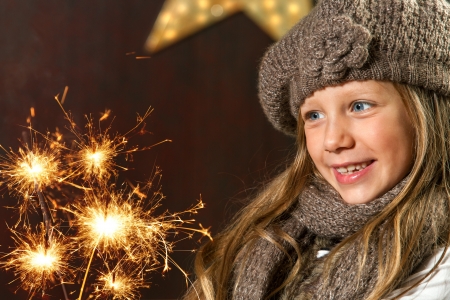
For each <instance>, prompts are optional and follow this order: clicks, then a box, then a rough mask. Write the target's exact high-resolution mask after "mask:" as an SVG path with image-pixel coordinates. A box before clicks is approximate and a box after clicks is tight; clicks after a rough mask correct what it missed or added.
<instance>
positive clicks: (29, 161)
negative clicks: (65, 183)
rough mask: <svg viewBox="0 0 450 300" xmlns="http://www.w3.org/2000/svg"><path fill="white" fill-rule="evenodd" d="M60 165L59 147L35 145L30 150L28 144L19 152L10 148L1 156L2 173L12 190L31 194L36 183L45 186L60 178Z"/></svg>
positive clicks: (0, 169)
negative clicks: (41, 147) (51, 147)
mask: <svg viewBox="0 0 450 300" xmlns="http://www.w3.org/2000/svg"><path fill="white" fill-rule="evenodd" d="M3 150H4V151H5V152H6V150H5V149H3ZM59 165H60V163H59V160H58V150H57V149H40V148H38V147H37V146H34V147H33V149H31V150H30V149H28V147H27V146H26V147H25V148H19V151H18V153H15V152H13V151H12V150H10V151H9V152H7V154H6V156H3V157H0V175H1V176H2V178H3V179H4V180H5V182H7V186H8V188H9V189H10V191H16V192H18V193H19V194H22V195H30V194H32V193H33V192H34V191H35V185H36V184H37V185H38V186H39V187H40V188H43V187H46V186H49V185H51V184H52V183H54V182H56V181H57V180H58V179H59V174H60V173H61V172H60V170H59Z"/></svg>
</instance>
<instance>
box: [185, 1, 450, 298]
mask: <svg viewBox="0 0 450 300" xmlns="http://www.w3.org/2000/svg"><path fill="white" fill-rule="evenodd" d="M449 17H450V4H449V3H448V2H446V1H445V0H353V1H350V0H322V1H320V2H319V3H318V4H317V6H316V7H315V8H314V10H313V11H312V12H311V13H310V14H309V15H308V16H307V17H305V18H304V19H302V20H301V21H300V22H299V23H298V24H297V25H296V26H295V27H294V28H293V29H292V30H291V31H290V32H289V33H288V34H287V35H286V36H285V37H284V38H283V39H282V40H280V41H279V42H277V43H276V44H274V45H273V46H272V47H271V48H270V49H269V50H268V51H267V53H266V55H265V56H264V58H263V61H262V63H261V69H260V79H259V90H260V100H261V104H262V107H263V109H264V111H265V113H266V115H267V117H268V118H269V120H270V121H271V122H272V124H273V125H274V126H275V127H276V128H277V129H279V130H281V131H283V132H284V133H287V134H289V135H294V136H296V137H297V144H298V151H297V154H296V157H295V159H294V161H293V163H292V164H291V165H290V166H289V167H288V168H287V169H286V170H285V171H284V172H283V173H282V174H280V175H279V176H278V177H276V178H275V179H274V180H273V181H272V182H271V183H269V184H268V185H267V186H266V187H265V188H264V189H263V190H262V191H261V192H260V194H259V195H257V196H256V197H255V199H253V200H252V202H251V203H250V204H249V205H247V206H246V207H245V208H244V209H243V210H242V211H241V212H240V213H239V214H238V215H237V216H236V217H235V219H234V221H233V223H232V224H231V225H230V226H229V227H228V228H227V229H226V230H224V231H223V232H222V233H221V234H220V235H219V236H217V237H216V238H215V239H214V241H213V242H210V243H208V244H206V245H204V246H203V247H202V249H201V250H200V251H199V253H198V255H197V258H196V265H195V270H196V274H197V280H196V282H195V283H194V286H193V288H192V289H191V290H190V291H189V292H188V294H187V296H186V299H197V298H200V299H211V300H212V299H215V300H223V299H269V298H271V299H450V254H449V251H448V246H449V244H450V154H449V153H450V152H449V149H450V142H449V141H448V138H447V137H448V135H449V133H450V117H449V116H450V96H449V95H450V19H449Z"/></svg>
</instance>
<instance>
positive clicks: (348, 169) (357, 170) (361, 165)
mask: <svg viewBox="0 0 450 300" xmlns="http://www.w3.org/2000/svg"><path fill="white" fill-rule="evenodd" d="M374 163H375V161H374V160H370V161H365V162H358V163H345V164H342V165H333V166H332V167H333V173H334V175H335V177H336V180H337V181H338V182H339V183H342V184H352V183H355V182H357V181H359V180H360V179H361V178H362V177H364V175H366V174H367V173H369V172H370V170H372V169H373V166H374Z"/></svg>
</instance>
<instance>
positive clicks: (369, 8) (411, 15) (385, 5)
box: [259, 0, 450, 135]
mask: <svg viewBox="0 0 450 300" xmlns="http://www.w3.org/2000/svg"><path fill="white" fill-rule="evenodd" d="M367 79H375V80H390V81H394V82H399V83H406V84H410V85H416V86H419V87H422V88H425V89H429V90H433V91H435V92H437V93H439V94H443V95H450V3H448V2H447V1H446V0H363V1H357V0H353V1H351V0H322V1H320V2H319V3H318V4H317V6H316V7H315V8H314V9H313V10H312V11H311V13H310V14H309V15H308V16H306V17H305V18H303V19H302V20H301V21H300V22H299V23H298V24H297V25H295V26H294V27H293V28H292V29H291V30H290V31H289V32H288V33H287V34H286V35H285V36H284V37H283V38H282V39H281V40H280V41H278V42H277V43H275V44H274V45H272V46H271V47H270V48H269V50H268V51H267V52H266V54H265V55H264V57H263V60H262V63H261V67H260V73H259V98H260V101H261V105H262V107H263V109H264V112H265V113H266V115H267V117H268V118H269V120H270V121H271V122H272V124H273V125H274V126H275V128H277V129H279V130H281V131H283V132H284V133H286V134H289V135H295V134H296V132H297V118H298V111H299V108H300V105H301V104H302V103H303V101H304V99H305V98H306V97H308V96H309V95H311V94H312V93H313V92H314V91H316V90H319V89H321V88H323V87H325V86H331V85H337V84H339V83H343V82H346V81H351V80H367Z"/></svg>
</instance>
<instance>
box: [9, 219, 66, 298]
mask: <svg viewBox="0 0 450 300" xmlns="http://www.w3.org/2000/svg"><path fill="white" fill-rule="evenodd" d="M11 231H12V233H13V239H14V242H15V244H16V247H15V249H14V250H13V251H12V252H10V253H9V254H8V255H6V257H7V258H8V260H7V261H6V262H2V264H3V267H4V268H5V269H6V270H9V269H12V270H13V272H14V274H15V275H16V276H18V279H19V280H20V283H21V287H22V288H23V289H25V290H28V291H29V292H30V294H31V295H34V294H36V293H37V292H38V291H41V292H42V294H45V291H46V290H47V289H48V288H49V285H50V283H51V282H53V283H55V282H58V281H59V282H61V281H62V280H63V279H64V280H68V279H69V278H71V277H72V271H71V267H70V265H69V263H68V261H67V257H68V254H69V251H70V250H71V247H72V246H71V242H70V241H69V240H68V239H67V238H66V237H64V235H62V234H61V233H60V232H58V231H56V230H53V231H52V242H51V243H48V242H47V239H46V238H45V229H44V228H43V226H41V228H40V229H39V232H38V233H37V234H36V233H31V231H30V229H29V228H26V229H25V230H24V231H25V232H24V233H20V232H18V231H15V230H11Z"/></svg>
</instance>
